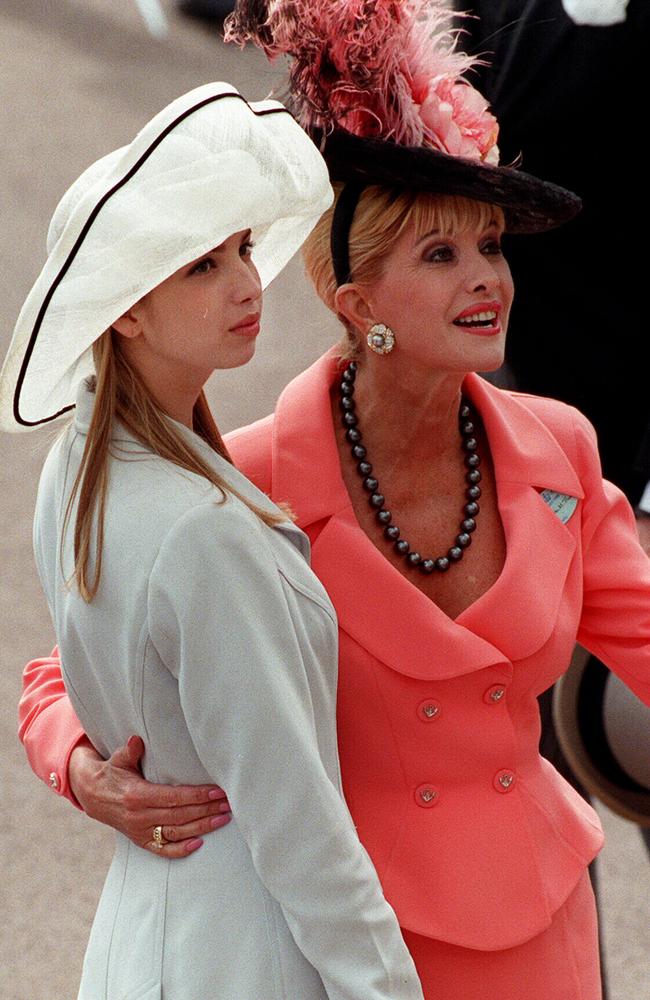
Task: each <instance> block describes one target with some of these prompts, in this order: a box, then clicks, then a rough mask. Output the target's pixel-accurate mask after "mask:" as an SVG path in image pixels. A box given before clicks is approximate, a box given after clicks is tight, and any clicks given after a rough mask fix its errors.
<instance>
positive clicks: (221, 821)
mask: <svg viewBox="0 0 650 1000" xmlns="http://www.w3.org/2000/svg"><path fill="white" fill-rule="evenodd" d="M231 819H232V816H215V817H214V819H211V820H210V826H211V827H212V829H213V830H218V829H219V827H220V826H225V825H226V823H230V820H231Z"/></svg>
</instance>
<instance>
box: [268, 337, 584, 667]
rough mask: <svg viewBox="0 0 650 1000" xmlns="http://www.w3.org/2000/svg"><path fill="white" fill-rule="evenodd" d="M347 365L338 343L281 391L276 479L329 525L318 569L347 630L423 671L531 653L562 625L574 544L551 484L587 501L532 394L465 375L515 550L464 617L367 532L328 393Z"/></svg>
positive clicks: (309, 521)
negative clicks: (348, 482) (426, 590)
mask: <svg viewBox="0 0 650 1000" xmlns="http://www.w3.org/2000/svg"><path fill="white" fill-rule="evenodd" d="M340 367H341V366H340V362H339V359H338V355H337V351H336V349H332V350H331V351H329V352H328V353H327V354H325V355H324V356H323V357H322V358H320V359H319V360H318V361H317V362H316V363H315V364H314V365H312V367H311V368H309V369H308V370H307V371H306V372H303V373H302V374H301V375H299V376H298V378H296V379H295V380H294V381H293V382H291V383H290V384H289V385H288V386H287V388H286V389H285V391H284V392H283V393H282V395H281V397H280V400H279V402H278V406H277V408H276V414H275V422H274V434H273V445H272V463H273V470H272V478H273V495H274V497H275V498H276V499H277V500H282V499H287V500H289V502H290V503H291V506H292V508H293V509H294V511H295V512H296V514H297V519H298V523H299V524H300V526H301V527H303V528H305V529H307V528H309V526H310V525H313V524H315V523H316V522H324V524H323V525H322V528H321V530H320V532H319V534H318V536H317V537H316V539H315V541H314V543H313V548H312V566H313V568H314V570H315V572H316V573H317V574H318V576H319V577H320V579H321V581H322V582H323V584H324V585H325V587H326V589H327V590H328V592H329V594H330V597H331V599H332V601H333V603H334V606H335V607H336V609H337V614H338V616H339V622H340V625H341V627H342V629H343V631H344V632H347V633H348V634H349V635H350V636H352V638H354V639H355V640H357V641H358V642H359V643H360V644H361V645H362V646H363V647H364V648H365V649H367V650H368V651H369V652H371V653H372V654H373V655H375V656H376V657H377V659H379V660H381V661H382V662H384V663H386V664H388V665H389V666H391V667H392V668H393V669H395V670H397V671H399V672H400V673H403V674H407V675H409V676H411V677H417V678H429V677H433V676H435V677H437V678H444V677H453V676H457V675H459V674H463V673H466V672H469V671H470V670H475V669H479V668H480V667H486V666H490V665H495V664H499V663H501V664H503V662H504V660H505V661H512V660H517V659H522V658H524V657H525V656H529V655H532V653H534V652H535V651H536V650H537V649H539V648H540V647H541V646H542V645H543V644H544V643H545V642H546V641H547V640H548V638H549V637H550V634H551V632H552V630H553V626H554V624H555V621H556V619H557V613H558V608H559V604H560V601H561V598H562V593H563V589H564V583H565V580H566V577H567V574H568V571H569V567H570V564H571V561H572V557H573V554H574V551H575V547H576V539H575V536H574V530H575V529H574V528H573V526H571V529H570V528H569V526H566V525H564V524H562V523H561V521H560V520H559V518H558V517H556V515H555V514H554V513H553V512H552V511H551V510H550V509H549V508H548V506H547V505H546V504H545V503H544V501H543V500H542V499H541V497H540V490H542V489H552V490H555V491H557V492H558V493H566V494H570V495H571V496H575V497H579V498H581V497H582V496H583V492H582V488H581V486H580V481H579V479H578V477H577V475H576V472H575V471H574V469H573V467H572V466H571V464H570V462H569V461H568V459H567V457H566V455H565V453H564V451H563V450H562V448H561V447H560V445H559V444H558V442H557V441H556V440H555V438H554V437H553V435H552V434H551V433H550V432H549V430H548V429H547V428H546V426H545V425H544V424H543V423H542V421H541V420H539V418H538V417H537V416H536V415H535V414H534V413H533V412H532V411H531V409H529V408H528V407H527V406H526V404H525V397H523V396H517V395H516V394H514V395H513V394H510V393H507V392H503V391H501V390H499V389H495V388H494V387H493V386H491V385H489V384H488V383H487V382H485V381H484V380H483V379H481V378H479V377H478V376H476V375H469V376H468V377H467V379H466V382H465V385H464V389H465V391H466V392H467V394H468V396H469V397H470V398H471V399H472V401H473V403H474V405H475V406H476V408H477V410H478V411H479V413H480V414H481V417H482V419H483V422H484V424H485V428H486V432H487V435H488V438H489V440H490V447H491V450H492V456H493V461H494V467H495V475H496V480H497V492H498V498H499V509H500V513H501V517H502V520H503V524H504V531H505V534H506V542H507V556H506V563H505V566H504V569H503V572H502V574H501V576H500V577H499V579H498V580H497V581H496V583H495V584H494V586H493V587H491V588H490V590H488V591H487V592H486V593H485V594H483V595H482V597H481V598H479V600H478V601H476V602H475V603H474V604H473V605H472V606H471V607H469V608H467V609H466V610H465V611H464V612H463V613H462V614H461V615H460V616H459V617H458V618H457V619H456V620H455V621H454V620H452V619H450V618H449V617H448V616H447V615H445V614H444V612H442V611H441V610H440V609H439V608H437V607H436V605H435V604H433V603H432V602H431V601H430V600H429V599H428V598H427V597H425V596H424V595H423V594H422V593H421V592H420V591H419V590H417V588H415V587H413V586H412V585H411V584H410V583H409V582H408V580H407V579H405V578H404V577H403V576H402V575H401V574H399V573H398V572H397V571H396V570H395V569H394V567H393V566H392V565H391V563H389V562H388V560H387V559H385V558H384V557H383V555H382V554H381V552H380V551H379V549H378V548H377V547H376V546H375V545H373V543H372V542H371V541H370V540H369V539H368V538H367V536H366V535H365V534H364V533H363V532H362V531H361V530H360V528H359V525H358V523H357V520H356V517H355V515H354V511H353V509H352V505H351V502H350V498H349V496H348V493H347V490H346V488H345V484H344V482H343V478H342V476H341V468H340V463H339V457H338V451H337V446H336V439H335V435H334V428H333V425H332V418H331V409H330V397H329V389H330V386H331V384H332V382H333V380H334V379H335V378H336V376H337V374H338V372H339V371H340ZM576 520H577V519H576ZM542 552H543V555H542V554H541V553H542ZM540 566H541V567H543V568H542V570H541V575H540V573H539V572H538V571H537V570H538V567H540ZM533 607H534V608H535V615H531V613H530V609H531V608H533Z"/></svg>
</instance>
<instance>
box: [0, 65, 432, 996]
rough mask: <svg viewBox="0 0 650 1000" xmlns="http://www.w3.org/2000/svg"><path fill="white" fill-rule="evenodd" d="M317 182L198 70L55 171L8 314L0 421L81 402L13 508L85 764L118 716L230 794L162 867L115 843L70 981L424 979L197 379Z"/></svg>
mask: <svg viewBox="0 0 650 1000" xmlns="http://www.w3.org/2000/svg"><path fill="white" fill-rule="evenodd" d="M330 200H331V189H330V186H329V182H328V178H327V171H326V169H325V166H324V164H323V162H322V160H321V158H320V156H319V154H318V153H317V151H316V149H315V148H314V147H313V145H312V144H311V143H310V141H309V140H308V138H307V137H306V136H305V135H304V133H303V132H302V130H301V129H300V128H299V127H298V125H297V124H296V123H295V122H294V121H293V119H292V118H291V116H290V115H289V114H288V113H287V112H286V111H285V110H284V108H282V106H281V105H279V104H277V103H275V102H264V103H261V104H252V105H251V104H248V103H247V102H246V101H245V100H244V99H243V98H242V97H241V96H240V95H239V94H238V93H237V92H236V91H235V90H234V89H233V88H231V87H230V86H228V85H225V84H210V85H207V86H204V87H201V88H199V89H198V90H195V91H192V92H191V93H189V94H186V95H185V96H183V97H181V98H179V99H178V100H177V101H175V102H174V103H173V104H171V105H170V106H169V107H167V108H165V109H164V110H163V111H162V112H161V113H160V114H159V115H158V116H156V118H154V119H153V121H151V122H149V124H148V125H147V126H145V128H144V129H143V130H142V131H141V132H140V133H139V135H138V136H137V137H136V139H135V140H134V141H133V142H132V143H131V144H130V145H129V146H127V147H125V148H123V149H121V150H117V151H116V152H115V153H113V154H109V156H107V157H104V158H103V159H102V160H101V161H99V162H98V163H97V164H95V165H94V166H93V167H91V168H89V170H88V171H87V172H86V173H85V174H84V175H82V177H81V178H80V179H79V181H77V182H76V183H75V185H73V187H72V188H71V189H70V191H69V192H68V194H67V195H66V196H65V198H64V200H63V202H62V203H61V205H60V206H59V209H58V210H57V213H56V214H55V218H54V220H53V224H52V228H51V233H50V243H51V250H50V255H49V258H48V261H47V263H46V265H45V268H44V269H43V272H42V274H41V275H40V277H39V279H38V280H37V282H36V285H35V286H34V288H33V289H32V292H31V293H30V296H29V297H28V300H27V302H26V304H25V307H24V309H23V311H22V313H21V316H20V318H19V321H18V325H17V329H16V334H15V337H14V341H13V343H12V346H11V348H10V352H9V356H8V358H7V361H6V364H5V368H4V372H3V376H2V389H3V394H2V400H1V403H2V416H3V422H4V424H5V426H8V427H10V428H11V429H17V428H18V426H22V427H24V426H29V425H37V424H42V423H46V422H47V421H49V420H50V419H52V418H53V417H54V416H55V415H57V414H59V413H61V412H63V411H65V410H66V409H69V408H70V407H71V406H72V405H74V407H75V409H74V414H73V417H72V422H71V423H70V425H69V427H68V429H67V430H66V431H65V432H64V433H63V434H62V435H61V437H60V438H59V440H58V441H57V443H56V444H55V446H54V448H53V449H52V451H51V453H50V455H49V456H48V459H47V461H46V463H45V468H44V471H43V475H42V479H41V483H40V487H39V494H38V502H37V510H36V520H35V549H36V559H37V563H38V568H39V572H40V576H41V579H42V582H43V586H44V589H45V592H46V596H47V599H48V602H49V605H50V609H51V612H52V617H53V620H54V623H55V628H56V634H57V639H58V642H59V645H60V648H61V652H62V655H63V657H64V660H65V670H64V675H65V683H66V686H67V689H68V692H69V695H70V699H71V701H72V704H73V705H74V709H75V711H76V713H77V714H78V716H79V718H80V719H82V720H83V724H84V727H85V729H86V732H87V734H88V736H89V737H90V740H91V741H92V744H93V746H94V747H96V748H97V750H98V751H99V752H100V753H101V754H102V755H103V756H105V757H107V756H110V754H111V753H112V752H113V751H114V750H115V748H116V747H118V746H119V745H120V744H122V743H123V742H124V741H125V739H126V738H127V737H128V736H129V735H130V734H132V733H138V734H139V735H140V736H141V737H142V738H143V739H144V740H145V742H146V746H147V752H146V758H145V761H144V773H145V774H146V776H147V777H148V778H150V779H152V780H154V781H164V782H171V783H174V782H186V783H199V784H208V783H211V782H218V783H219V785H221V786H222V787H223V789H225V791H226V792H227V794H228V796H229V800H230V803H231V805H232V807H233V808H234V809H235V810H236V819H235V820H233V821H232V822H230V823H225V822H224V820H226V819H227V816H225V817H222V819H221V820H217V822H216V825H220V824H221V825H223V826H224V829H223V830H222V833H223V836H222V837H221V838H219V840H217V839H216V838H211V841H210V843H209V844H207V843H206V844H205V845H204V847H203V849H202V850H200V851H199V850H195V851H192V852H191V854H190V855H189V856H188V857H186V858H185V860H184V861H183V862H181V863H174V864H172V862H171V861H170V860H169V858H168V857H165V856H163V848H164V844H165V840H166V838H165V836H164V832H163V826H162V824H161V823H160V822H159V823H157V824H156V825H155V826H154V827H153V828H152V829H151V832H150V838H149V843H148V844H147V845H146V846H147V847H148V850H143V849H141V848H140V847H135V846H134V845H133V844H131V843H130V842H129V841H128V840H127V839H126V838H124V837H123V836H118V842H117V848H116V853H115V857H114V859H113V862H112V864H111V867H110V870H109V873H108V876H107V880H106V884H105V887H104V890H103V893H102V897H101V900H100V903H99V908H98V911H97V915H96V918H95V922H94V925H93V929H92V933H91V937H90V943H89V946H88V951H87V954H86V958H85V962H84V970H83V978H82V983H81V988H80V992H79V997H80V998H81V1000H100V998H104V1000H135V998H138V1000H145V998H146V1000H161V998H162V997H164V998H165V1000H190V998H198V997H215V998H216V997H219V998H223V1000H234V998H237V1000H260V998H262V997H264V1000H294V998H297V997H300V998H301V1000H325V998H326V997H329V998H331V1000H334V998H335V1000H358V998H359V997H364V1000H370V998H372V1000H421V998H422V993H421V990H420V987H419V982H418V979H417V976H416V974H415V970H414V967H413V963H412V961H411V959H410V956H409V954H408V952H407V950H406V947H405V945H404V943H403V940H402V937H401V934H400V931H399V927H398V924H397V921H396V918H395V915H394V913H393V911H392V910H391V909H390V907H389V906H388V904H387V903H386V902H385V900H384V898H383V895H382V892H381V888H380V886H379V882H378V880H377V877H376V874H375V872H374V869H373V867H372V865H371V863H370V861H369V859H368V857H367V855H366V853H365V852H364V850H363V848H362V847H361V845H360V843H359V841H358V839H357V837H356V833H355V830H354V826H353V824H352V820H351V818H350V815H349V813H348V811H347V808H346V805H345V802H344V800H343V798H342V795H341V785H340V774H339V765H338V757H337V745H336V729H335V696H336V675H337V629H336V617H335V614H334V611H333V608H332V605H331V603H330V601H329V599H328V597H327V595H326V593H325V591H324V589H323V587H322V586H321V584H320V583H319V582H318V580H317V579H316V577H315V576H314V575H313V573H312V572H311V571H310V569H309V561H308V556H309V543H308V541H307V539H306V537H305V536H304V535H303V534H302V532H301V531H300V530H299V529H298V528H296V527H295V526H294V525H293V523H292V522H291V520H290V519H289V517H288V515H287V514H286V513H285V512H284V511H283V510H281V509H280V508H278V507H276V506H275V505H274V504H273V503H272V502H271V501H270V500H269V499H268V498H267V497H266V496H264V495H263V494H262V493H260V492H259V491H258V490H257V489H256V488H255V487H254V486H253V485H252V484H251V483H250V482H249V481H248V480H247V479H245V478H244V476H243V475H241V474H240V473H239V472H238V471H237V470H236V469H235V468H234V467H233V465H232V463H231V461H230V458H229V455H228V452H227V450H226V448H225V446H224V444H223V442H222V440H221V437H220V435H219V432H218V430H217V427H216V425H215V423H214V421H213V419H212V416H211V414H210V411H209V409H208V406H207V404H206V400H205V396H204V395H203V386H204V384H205V382H206V380H207V379H208V378H209V376H210V374H211V373H212V372H213V371H214V369H216V368H220V369H225V368H233V367H237V366H239V365H242V364H245V363H246V362H247V361H248V360H249V359H250V358H251V357H252V355H253V353H254V350H255V340H256V336H257V334H258V332H259V321H260V313H261V308H262V298H261V296H262V287H263V285H264V284H266V283H267V282H268V281H269V280H270V279H271V278H272V277H273V276H274V274H275V273H277V271H278V270H279V269H280V268H281V267H282V265H283V264H284V262H285V261H286V260H287V259H288V258H289V257H290V256H291V255H292V254H293V252H294V251H295V250H296V249H297V247H298V246H299V244H300V243H301V242H302V240H303V239H304V237H305V236H306V235H307V233H308V232H309V230H310V229H311V228H312V226H313V224H314V222H315V221H316V219H317V218H318V215H319V214H320V213H321V212H322V210H323V209H324V208H326V207H327V205H328V204H329V202H330ZM255 234H258V242H257V246H256V247H255V250H254V251H253V253H254V254H255V257H253V256H252V247H253V242H254V241H255V239H256V235H255ZM252 241H253V242H252ZM254 260H255V262H254ZM191 846H193V847H196V846H198V845H197V844H196V843H194V844H193V845H191Z"/></svg>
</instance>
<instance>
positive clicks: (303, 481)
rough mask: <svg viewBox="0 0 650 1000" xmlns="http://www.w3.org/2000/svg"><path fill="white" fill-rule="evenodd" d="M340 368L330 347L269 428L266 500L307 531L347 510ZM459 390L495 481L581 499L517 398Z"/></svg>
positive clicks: (282, 401) (292, 386)
mask: <svg viewBox="0 0 650 1000" xmlns="http://www.w3.org/2000/svg"><path fill="white" fill-rule="evenodd" d="M340 371H341V362H340V359H339V356H338V350H337V348H336V347H334V348H332V349H331V350H329V351H328V352H327V353H326V354H324V355H323V356H322V357H321V358H319V359H318V361H316V362H315V363H314V364H313V365H312V366H311V367H310V368H308V369H307V370H306V371H304V372H302V373H301V374H300V375H298V376H297V378H295V379H294V380H293V381H292V382H290V383H289V385H288V386H287V387H286V389H285V390H284V391H283V392H282V394H281V396H280V398H279V400H278V404H277V406H276V410H275V421H274V429H273V495H274V496H275V497H276V499H284V498H287V499H289V498H290V503H291V506H292V508H293V510H294V511H295V512H296V514H297V515H298V523H299V524H301V525H303V526H307V525H309V524H313V523H314V522H315V521H318V520H320V519H321V518H323V517H327V516H330V515H332V514H334V513H336V512H337V511H339V510H341V509H343V508H345V507H347V506H348V505H349V497H348V495H347V491H346V488H345V484H344V482H343V477H342V476H341V466H340V463H339V456H338V450H337V446H336V438H335V434H334V427H333V425H332V417H331V409H330V397H329V390H330V387H331V385H332V383H333V382H334V379H335V378H336V376H337V374H338V373H339V372H340ZM464 391H465V392H466V393H467V395H468V396H469V397H470V399H471V400H472V401H473V403H474V405H475V406H476V409H477V410H478V412H479V413H480V414H481V417H482V419H483V423H484V425H485V428H486V432H487V435H488V438H489V440H490V447H491V449H492V451H493V453H495V456H494V458H495V471H496V475H497V479H498V480H500V481H506V480H508V481H510V482H520V483H526V484H528V485H530V486H534V487H536V488H538V489H553V490H557V492H558V493H568V494H570V495H571V496H576V497H582V496H583V492H582V487H581V485H580V480H579V479H578V477H577V475H576V473H575V470H574V469H573V466H572V465H571V464H570V462H569V461H568V459H567V457H566V455H565V453H564V451H563V450H562V448H561V447H560V445H559V444H558V442H557V441H556V440H555V438H554V437H553V435H552V434H551V433H550V431H549V430H548V429H547V427H546V426H545V425H544V424H543V423H542V421H541V420H540V419H539V418H538V417H537V416H536V415H535V414H534V413H533V412H532V411H531V409H530V408H528V407H527V406H526V403H525V399H526V397H525V396H523V395H519V394H518V393H510V392H505V391H503V390H501V389H496V388H495V387H494V386H492V385H490V384H489V383H488V382H486V381H485V379H482V378H480V377H479V376H478V375H468V376H467V379H466V381H465V383H464Z"/></svg>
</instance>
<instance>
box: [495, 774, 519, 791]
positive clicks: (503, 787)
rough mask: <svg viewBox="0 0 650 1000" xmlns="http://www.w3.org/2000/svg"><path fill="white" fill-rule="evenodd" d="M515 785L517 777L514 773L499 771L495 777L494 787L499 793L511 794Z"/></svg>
mask: <svg viewBox="0 0 650 1000" xmlns="http://www.w3.org/2000/svg"><path fill="white" fill-rule="evenodd" d="M514 783H515V775H514V773H513V772H512V771H498V772H497V773H496V774H495V776H494V787H495V788H496V790H497V792H504V793H505V792H509V791H511V790H512V787H513V785H514Z"/></svg>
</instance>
